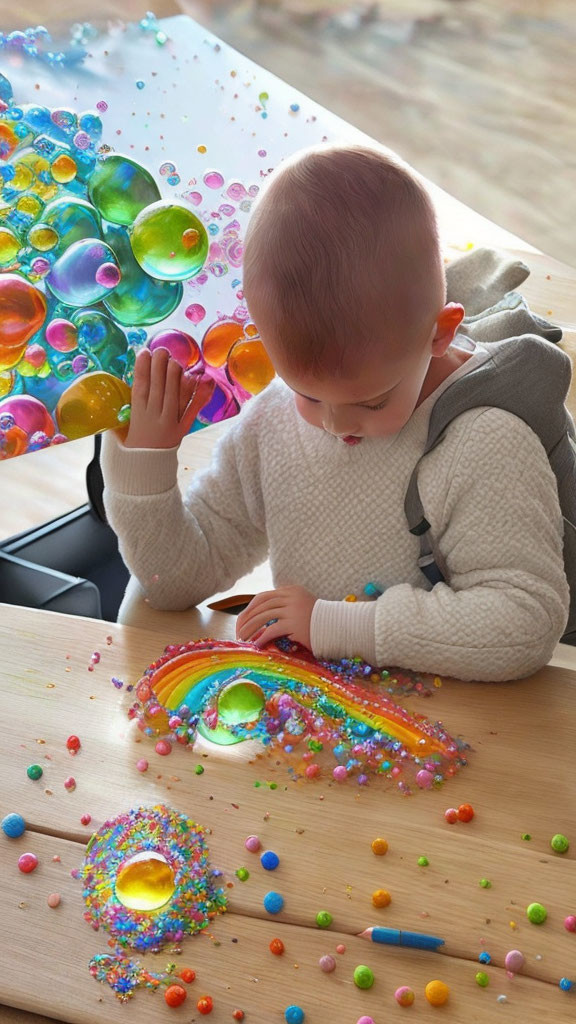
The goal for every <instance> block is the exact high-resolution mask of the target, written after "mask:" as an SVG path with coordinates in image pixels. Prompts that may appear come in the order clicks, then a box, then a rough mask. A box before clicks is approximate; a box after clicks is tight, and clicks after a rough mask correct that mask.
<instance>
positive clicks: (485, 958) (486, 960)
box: [478, 952, 492, 964]
mask: <svg viewBox="0 0 576 1024" xmlns="http://www.w3.org/2000/svg"><path fill="white" fill-rule="evenodd" d="M478 959H479V961H480V963H481V964H490V963H492V957H491V956H490V953H486V952H484V953H480V956H479V957H478Z"/></svg>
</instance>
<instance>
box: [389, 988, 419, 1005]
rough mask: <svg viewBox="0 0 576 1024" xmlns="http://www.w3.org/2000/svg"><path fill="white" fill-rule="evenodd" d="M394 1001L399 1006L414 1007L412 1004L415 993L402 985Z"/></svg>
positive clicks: (397, 990)
mask: <svg viewBox="0 0 576 1024" xmlns="http://www.w3.org/2000/svg"><path fill="white" fill-rule="evenodd" d="M394 999H395V1000H396V1002H397V1003H398V1004H399V1006H412V1003H413V1002H414V993H413V991H412V989H411V988H409V987H408V985H401V986H400V988H397V989H396V991H395V993H394Z"/></svg>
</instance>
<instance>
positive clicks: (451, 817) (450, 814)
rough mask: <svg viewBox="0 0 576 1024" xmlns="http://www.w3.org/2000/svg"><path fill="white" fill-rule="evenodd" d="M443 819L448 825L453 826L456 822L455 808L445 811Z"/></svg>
mask: <svg viewBox="0 0 576 1024" xmlns="http://www.w3.org/2000/svg"><path fill="white" fill-rule="evenodd" d="M444 817H445V818H446V821H447V822H448V824H449V825H455V824H456V822H457V821H458V811H457V810H456V808H455V807H449V808H448V810H447V811H444Z"/></svg>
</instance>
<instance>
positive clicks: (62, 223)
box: [42, 196, 102, 258]
mask: <svg viewBox="0 0 576 1024" xmlns="http://www.w3.org/2000/svg"><path fill="white" fill-rule="evenodd" d="M42 223H43V224H48V225H49V226H50V227H51V228H54V230H55V231H56V233H57V235H58V241H57V242H56V245H55V246H54V248H53V249H51V250H50V255H51V256H56V258H57V257H58V256H61V255H62V253H63V252H64V251H65V249H68V248H69V246H71V245H73V244H74V242H79V241H80V240H81V239H82V238H101V237H102V226H101V222H100V217H99V215H98V211H97V210H95V209H94V207H93V206H92V205H91V204H90V203H87V202H86V200H85V199H80V198H79V197H77V196H75V197H73V198H68V197H67V196H61V197H60V198H59V199H53V200H52V202H51V203H48V205H47V206H46V209H45V210H44V212H43V213H42Z"/></svg>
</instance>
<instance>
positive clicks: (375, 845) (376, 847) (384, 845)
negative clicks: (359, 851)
mask: <svg viewBox="0 0 576 1024" xmlns="http://www.w3.org/2000/svg"><path fill="white" fill-rule="evenodd" d="M371 846H372V853H374V854H376V856H377V857H383V856H384V854H385V853H388V840H387V839H381V838H378V839H373V840H372V843H371Z"/></svg>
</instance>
